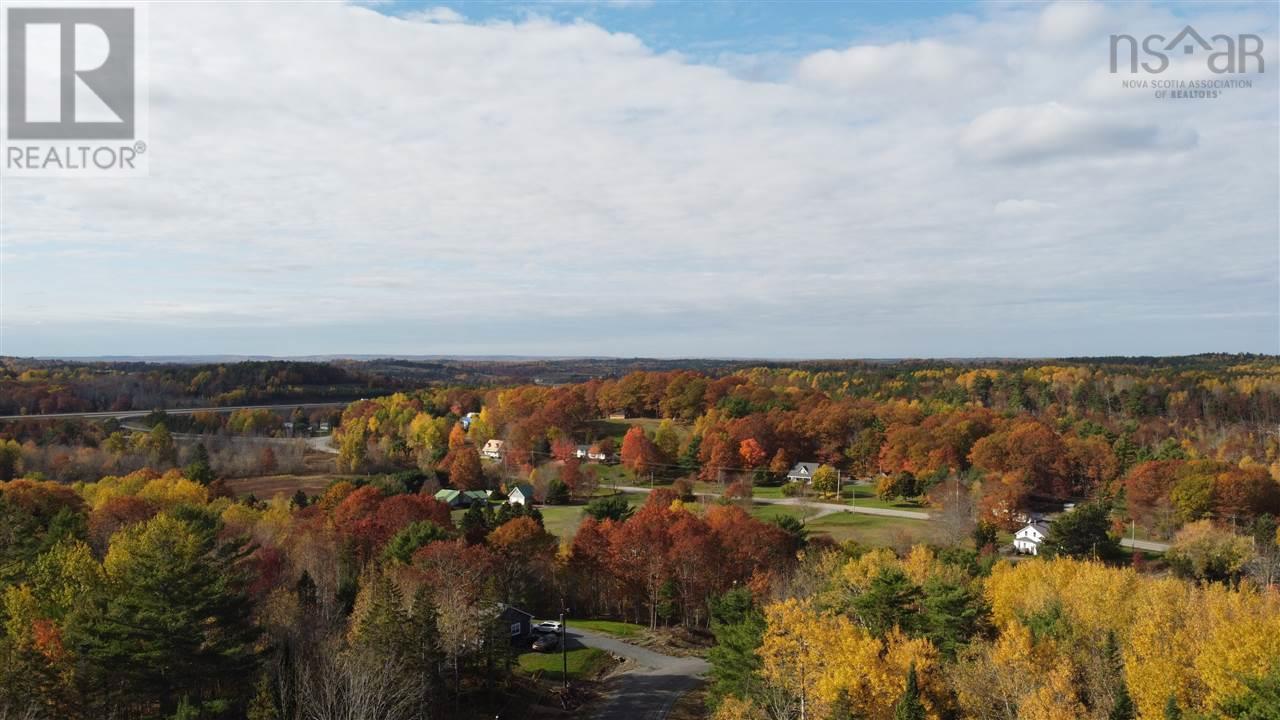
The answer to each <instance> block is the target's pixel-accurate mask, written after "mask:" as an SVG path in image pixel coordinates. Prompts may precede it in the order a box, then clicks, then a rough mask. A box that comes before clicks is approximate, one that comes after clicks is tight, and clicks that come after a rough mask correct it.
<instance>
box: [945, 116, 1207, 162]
mask: <svg viewBox="0 0 1280 720" xmlns="http://www.w3.org/2000/svg"><path fill="white" fill-rule="evenodd" d="M1196 139H1197V137H1196V133H1195V132H1194V131H1193V130H1189V129H1171V128H1166V127H1163V126H1161V125H1159V124H1157V123H1155V122H1152V121H1150V120H1146V121H1135V120H1131V119H1127V118H1124V117H1122V116H1118V115H1114V114H1109V113H1105V112H1101V111H1092V112H1091V111H1088V110H1083V109H1080V108H1076V107H1068V106H1065V105H1061V104H1058V103H1045V104H1042V105H1032V106H1026V107H1001V108H995V109H993V110H988V111H987V112H985V113H983V114H981V115H979V116H978V117H976V118H974V120H973V122H971V123H970V124H969V125H968V127H966V128H965V129H964V131H963V132H962V133H961V134H960V149H961V150H962V151H963V152H964V153H966V154H968V155H969V156H971V157H974V158H977V159H979V160H988V161H995V162H1043V161H1047V160H1051V159H1053V158H1059V157H1074V158H1079V157H1115V155H1116V154H1118V153H1129V152H1170V151H1182V150H1187V149H1190V148H1192V147H1194V146H1195V144H1196Z"/></svg>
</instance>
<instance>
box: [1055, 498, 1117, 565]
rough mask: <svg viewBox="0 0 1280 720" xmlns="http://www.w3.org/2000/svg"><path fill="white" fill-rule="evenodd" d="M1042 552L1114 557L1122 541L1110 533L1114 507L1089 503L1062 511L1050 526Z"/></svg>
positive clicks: (1084, 556) (1070, 555) (1103, 558)
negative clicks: (1119, 541) (1068, 510)
mask: <svg viewBox="0 0 1280 720" xmlns="http://www.w3.org/2000/svg"><path fill="white" fill-rule="evenodd" d="M1042 552H1043V553H1044V554H1045V555H1046V556H1048V557H1056V556H1062V557H1070V558H1096V559H1102V560H1108V559H1113V558H1115V557H1118V556H1119V554H1120V545H1119V543H1118V542H1117V541H1116V538H1114V537H1112V536H1111V508H1110V507H1108V506H1107V505H1105V504H1103V503H1086V504H1084V505H1081V506H1080V507H1077V508H1076V509H1074V510H1072V511H1071V512H1067V513H1063V514H1061V515H1059V516H1058V517H1057V518H1055V519H1054V521H1053V523H1052V524H1051V525H1050V526H1049V537H1048V538H1046V539H1045V541H1044V547H1043V548H1042Z"/></svg>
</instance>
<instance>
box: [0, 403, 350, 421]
mask: <svg viewBox="0 0 1280 720" xmlns="http://www.w3.org/2000/svg"><path fill="white" fill-rule="evenodd" d="M349 404H350V403H349V402H348V401H345V400H344V401H340V402H321V403H278V404H275V405H223V406H219V407H198V408H172V409H166V410H165V412H166V413H168V414H170V415H190V414H192V413H198V412H217V413H227V412H233V411H236V410H275V409H291V408H325V407H341V406H346V405H349ZM150 413H151V411H150V410H110V411H107V412H72V413H48V414H39V413H37V414H32V415H0V422H3V421H5V420H37V419H41V420H57V419H59V418H121V419H123V418H131V417H142V416H143V415H149V414H150Z"/></svg>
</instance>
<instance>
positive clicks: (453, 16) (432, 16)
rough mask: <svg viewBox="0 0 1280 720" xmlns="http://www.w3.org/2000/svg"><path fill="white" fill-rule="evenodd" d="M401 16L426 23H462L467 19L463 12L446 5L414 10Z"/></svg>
mask: <svg viewBox="0 0 1280 720" xmlns="http://www.w3.org/2000/svg"><path fill="white" fill-rule="evenodd" d="M401 17H403V18H404V19H405V20H412V21H414V22H426V23H460V22H466V20H467V19H466V18H465V17H464V16H463V15H462V13H460V12H458V11H457V10H454V9H453V8H450V7H444V6H438V7H431V8H425V9H423V10H414V11H413V12H408V13H405V14H404V15H402V16H401Z"/></svg>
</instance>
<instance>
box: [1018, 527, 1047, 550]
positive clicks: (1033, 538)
mask: <svg viewBox="0 0 1280 720" xmlns="http://www.w3.org/2000/svg"><path fill="white" fill-rule="evenodd" d="M1048 537H1049V524H1048V523H1046V522H1045V521H1043V520H1035V521H1032V522H1030V523H1027V525H1026V527H1024V528H1022V529H1021V530H1019V531H1018V532H1016V533H1014V535H1013V549H1014V550H1017V551H1018V552H1019V553H1022V554H1025V555H1039V554H1040V545H1041V544H1042V543H1043V542H1044V541H1045V539H1046V538H1048Z"/></svg>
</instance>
